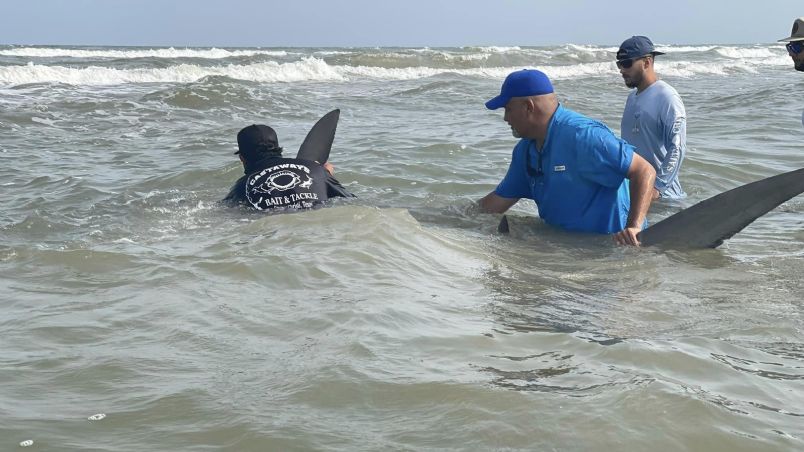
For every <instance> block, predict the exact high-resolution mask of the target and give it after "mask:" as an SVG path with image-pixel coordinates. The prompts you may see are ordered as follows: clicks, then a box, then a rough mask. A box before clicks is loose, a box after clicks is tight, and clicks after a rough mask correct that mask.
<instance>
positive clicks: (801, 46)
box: [785, 41, 804, 55]
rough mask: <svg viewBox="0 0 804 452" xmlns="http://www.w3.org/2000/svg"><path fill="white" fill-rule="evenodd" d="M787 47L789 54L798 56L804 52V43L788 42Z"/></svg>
mask: <svg viewBox="0 0 804 452" xmlns="http://www.w3.org/2000/svg"><path fill="white" fill-rule="evenodd" d="M785 47H787V51H788V52H790V53H792V54H794V55H798V54H799V53H801V51H802V50H804V41H796V42H788V43H787V45H786V46H785Z"/></svg>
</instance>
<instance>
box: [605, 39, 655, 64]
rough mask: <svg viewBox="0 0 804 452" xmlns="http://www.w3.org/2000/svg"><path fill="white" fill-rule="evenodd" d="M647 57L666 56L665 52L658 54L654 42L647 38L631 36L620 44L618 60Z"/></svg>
mask: <svg viewBox="0 0 804 452" xmlns="http://www.w3.org/2000/svg"><path fill="white" fill-rule="evenodd" d="M645 55H664V52H657V51H656V47H654V46H653V42H651V40H650V38H648V37H647V36H631V37H630V38H628V39H626V40H625V41H623V43H622V44H620V50H618V51H617V60H618V61H619V60H627V59H629V58H639V57H643V56H645Z"/></svg>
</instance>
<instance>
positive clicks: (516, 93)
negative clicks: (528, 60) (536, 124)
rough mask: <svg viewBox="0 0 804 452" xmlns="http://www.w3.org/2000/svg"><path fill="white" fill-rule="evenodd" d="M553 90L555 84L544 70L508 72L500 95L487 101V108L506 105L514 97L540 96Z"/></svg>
mask: <svg viewBox="0 0 804 452" xmlns="http://www.w3.org/2000/svg"><path fill="white" fill-rule="evenodd" d="M552 92H553V84H552V83H550V79H549V78H547V76H546V75H545V74H544V72H542V71H537V70H536V69H522V70H521V71H516V72H512V73H510V74H508V77H505V81H504V82H503V84H502V88H500V95H499V96H497V97H495V98H494V99H491V100H490V101H488V102H486V108H488V109H489V110H496V109H498V108H500V107H504V106H505V105H506V104H507V103H508V101H510V100H511V98H512V97H527V96H540V95H542V94H550V93H552Z"/></svg>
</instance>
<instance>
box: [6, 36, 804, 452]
mask: <svg viewBox="0 0 804 452" xmlns="http://www.w3.org/2000/svg"><path fill="white" fill-rule="evenodd" d="M660 50H662V51H665V52H666V53H667V55H666V56H664V57H660V59H659V61H658V62H657V70H658V72H659V74H660V76H661V77H662V78H663V79H664V80H666V81H667V82H668V83H670V84H671V85H673V86H674V87H675V88H676V89H677V90H678V91H679V93H680V94H681V96H682V98H683V99H684V102H685V104H686V108H687V111H688V116H689V119H688V145H689V151H688V156H687V160H686V161H685V163H684V167H683V170H682V171H683V177H682V183H683V185H684V188H685V190H686V191H687V193H689V198H688V199H685V200H683V201H680V202H676V203H671V202H663V203H660V204H658V205H656V206H654V207H653V208H652V210H651V213H650V217H649V220H650V221H651V222H655V221H658V220H660V219H661V218H664V217H666V216H668V215H670V214H671V213H673V212H675V211H677V210H679V209H681V208H683V207H687V206H690V205H692V204H694V203H696V202H698V201H701V200H703V199H706V198H708V197H710V196H713V195H715V194H717V193H720V192H722V191H724V190H727V189H730V188H734V187H736V186H739V185H741V184H745V183H748V182H752V181H754V180H758V179H761V178H764V177H768V176H771V175H774V174H778V173H781V172H784V171H789V170H793V169H797V168H801V167H804V144H802V140H804V127H802V124H801V110H802V109H804V102H802V101H801V98H800V96H796V95H794V94H793V93H800V92H802V91H804V77H801V76H800V75H799V74H798V73H796V72H795V71H793V70H792V65H791V63H790V61H789V57H787V56H786V52H785V51H784V47H783V46H780V45H776V44H768V45H765V44H758V45H742V46H725V45H701V46H660ZM615 52H616V48H609V47H599V46H585V45H567V46H558V47H549V48H548V47H545V48H531V47H510V48H500V47H467V48H448V49H429V48H424V49H406V48H392V49H383V48H380V49H377V48H371V49H355V48H348V49H346V48H345V49H146V48H104V47H25V46H0V131H2V135H3V138H2V140H0V157H2V159H3V162H4V164H3V165H2V166H0V179H2V181H3V182H2V183H0V186H2V194H3V196H2V198H0V203H2V208H0V292H2V293H3V295H2V296H0V310H2V313H3V315H2V320H0V325H2V327H1V329H0V331H2V336H3V338H2V341H0V352H1V353H0V380H1V381H3V382H4V384H3V389H4V390H3V391H1V392H0V450H16V449H17V448H19V447H26V448H28V449H26V450H58V451H70V450H82V451H83V450H104V451H117V450H119V451H130V450H238V451H245V450H255V451H257V450H260V451H261V450H497V449H503V450H561V451H567V450H579V451H580V450H651V451H679V450H690V451H699V450H700V451H702V450H706V451H729V452H732V451H755V450H764V451H790V450H799V449H804V408H802V407H804V322H803V321H802V311H803V310H804V308H803V307H802V301H801V300H802V292H804V290H803V289H804V282H802V281H804V265H802V263H804V198H802V197H801V196H799V197H797V198H794V199H792V200H791V201H789V202H787V203H785V204H783V205H782V206H780V207H779V208H777V209H775V210H774V211H772V212H770V213H768V214H767V215H765V216H764V217H762V218H761V219H760V220H758V221H756V222H755V223H754V224H752V225H750V226H749V227H748V228H746V229H745V230H744V231H743V232H741V233H740V234H738V235H736V236H735V237H734V238H733V239H731V240H729V241H727V242H726V243H725V244H724V245H723V246H721V247H720V248H718V249H715V250H701V251H666V252H665V251H659V250H654V249H647V248H646V249H633V248H620V247H616V246H614V245H613V244H612V243H611V240H610V239H609V238H608V237H600V236H594V235H577V234H568V233H564V232H561V231H557V230H555V229H553V228H550V227H547V226H545V225H544V224H543V223H541V222H540V221H538V220H537V219H535V218H534V217H535V209H534V207H533V205H532V203H527V202H524V201H523V202H520V203H519V204H518V205H517V206H515V208H514V212H513V218H512V232H511V234H510V235H508V236H503V235H499V234H497V232H496V227H497V223H498V221H499V217H498V216H495V215H480V214H477V213H476V212H475V211H474V210H473V209H472V207H471V203H472V201H473V200H476V199H478V198H480V197H481V196H483V195H485V194H486V193H488V192H489V191H490V190H492V189H493V188H494V186H495V185H496V183H497V182H498V181H499V180H500V179H501V178H502V176H503V175H504V173H505V170H506V168H507V165H508V162H509V160H510V153H511V148H512V147H513V145H514V144H515V140H514V138H513V137H511V134H510V131H509V129H508V127H507V125H506V124H505V123H504V122H503V121H502V114H501V113H500V112H490V111H487V110H485V109H484V107H483V102H484V101H485V100H487V99H488V98H490V97H492V96H494V95H495V94H496V93H497V92H498V91H499V85H500V82H501V80H502V78H503V77H504V76H505V75H506V74H507V73H508V72H510V71H512V70H515V69H519V68H521V67H536V68H539V69H542V70H544V71H545V72H546V73H547V74H548V75H550V77H551V78H552V79H553V80H554V83H555V87H556V90H557V93H558V95H559V98H560V100H561V101H562V102H563V103H564V104H565V105H566V106H568V107H569V108H572V109H574V110H576V111H579V112H582V113H584V114H587V115H589V116H591V117H594V118H597V119H600V120H602V121H604V122H605V123H607V124H608V125H609V126H610V127H611V128H612V129H613V130H615V131H618V130H619V121H620V115H621V113H622V108H623V106H624V103H625V98H626V96H627V93H628V90H627V89H626V88H625V87H624V86H623V84H622V80H621V78H620V77H619V74H618V73H617V71H616V69H615V67H614V64H613V62H612V61H613V59H614V53H615ZM333 108H340V109H341V120H340V123H339V127H338V132H337V136H336V139H335V144H334V147H333V151H332V154H331V157H330V158H331V161H332V163H333V164H334V165H335V167H336V176H337V177H338V179H339V180H340V181H341V182H342V183H343V184H344V185H345V186H346V187H347V188H348V189H349V190H350V191H352V192H354V193H355V194H356V195H357V198H356V199H350V200H343V199H340V200H335V202H333V203H332V205H331V206H329V207H326V208H322V209H317V210H314V211H309V212H300V213H293V214H285V215H265V214H262V213H256V212H249V211H245V210H241V209H230V208H225V207H223V206H221V205H220V204H219V203H218V201H219V200H220V199H221V198H222V197H223V196H225V194H226V193H227V192H228V189H229V187H230V186H231V184H232V183H233V182H234V181H235V180H236V179H237V178H238V177H239V176H240V175H241V173H242V167H241V165H240V163H239V162H238V161H237V160H236V158H235V156H234V155H232V153H233V152H234V150H235V148H236V144H235V135H236V133H237V131H238V130H239V129H240V128H241V127H243V126H245V125H248V124H252V123H266V124H270V125H272V126H273V127H274V128H275V129H276V130H277V132H278V134H279V139H280V143H281V144H282V145H283V146H284V147H285V149H286V152H287V153H289V154H291V155H293V154H295V152H296V150H297V149H298V146H299V144H300V143H301V141H302V140H303V138H304V136H305V134H306V133H307V131H308V130H309V128H310V127H311V126H312V124H313V123H315V121H316V120H317V119H318V118H319V117H320V116H321V115H323V114H324V113H326V112H327V111H329V110H331V109H333ZM25 441H32V443H31V444H30V445H28V444H27V443H23V442H25Z"/></svg>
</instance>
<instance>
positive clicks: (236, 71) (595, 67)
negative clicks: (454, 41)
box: [0, 54, 789, 86]
mask: <svg viewBox="0 0 804 452" xmlns="http://www.w3.org/2000/svg"><path fill="white" fill-rule="evenodd" d="M771 55H772V56H770V57H762V58H759V57H758V58H750V59H749V58H739V59H728V60H707V61H705V62H701V61H672V60H666V59H665V60H662V61H661V62H659V63H657V70H658V71H659V73H660V74H664V75H673V76H679V77H691V76H694V75H696V74H720V75H722V74H727V73H730V72H733V71H744V72H756V71H757V70H758V69H759V68H760V67H762V66H784V65H787V64H789V59H788V58H786V57H784V56H781V55H775V56H774V55H773V54H771ZM532 67H538V68H539V69H540V70H542V71H544V72H545V73H546V74H547V75H548V76H550V77H551V78H553V79H567V78H576V77H595V76H609V75H611V74H612V73H616V71H617V69H616V67H615V66H614V63H613V62H611V61H605V62H590V63H580V64H570V65H540V64H534V65H533V66H532ZM516 69H521V67H520V66H517V67H491V68H461V69H452V68H446V69H445V68H434V67H426V66H416V67H401V68H393V67H391V68H389V67H376V66H346V65H329V64H327V63H326V62H325V61H324V60H322V59H320V58H313V57H307V58H303V59H302V60H300V61H296V62H291V63H277V62H265V63H255V64H247V65H234V64H229V65H221V66H199V65H193V64H181V65H176V66H171V67H167V68H139V69H117V68H110V67H103V66H90V67H85V68H74V67H64V66H46V65H41V64H34V63H28V64H27V65H24V66H1V67H0V86H16V85H22V84H29V83H65V84H69V85H121V84H138V83H189V82H194V81H197V80H200V79H202V78H204V77H208V76H225V77H229V78H232V79H237V80H248V81H255V82H262V83H281V82H299V81H322V82H326V81H335V82H338V81H350V80H359V79H380V80H411V79H419V78H426V77H432V76H436V75H439V74H447V73H452V74H459V75H465V76H474V77H491V78H501V77H505V76H506V75H507V74H509V73H510V72H511V71H513V70H516Z"/></svg>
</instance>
